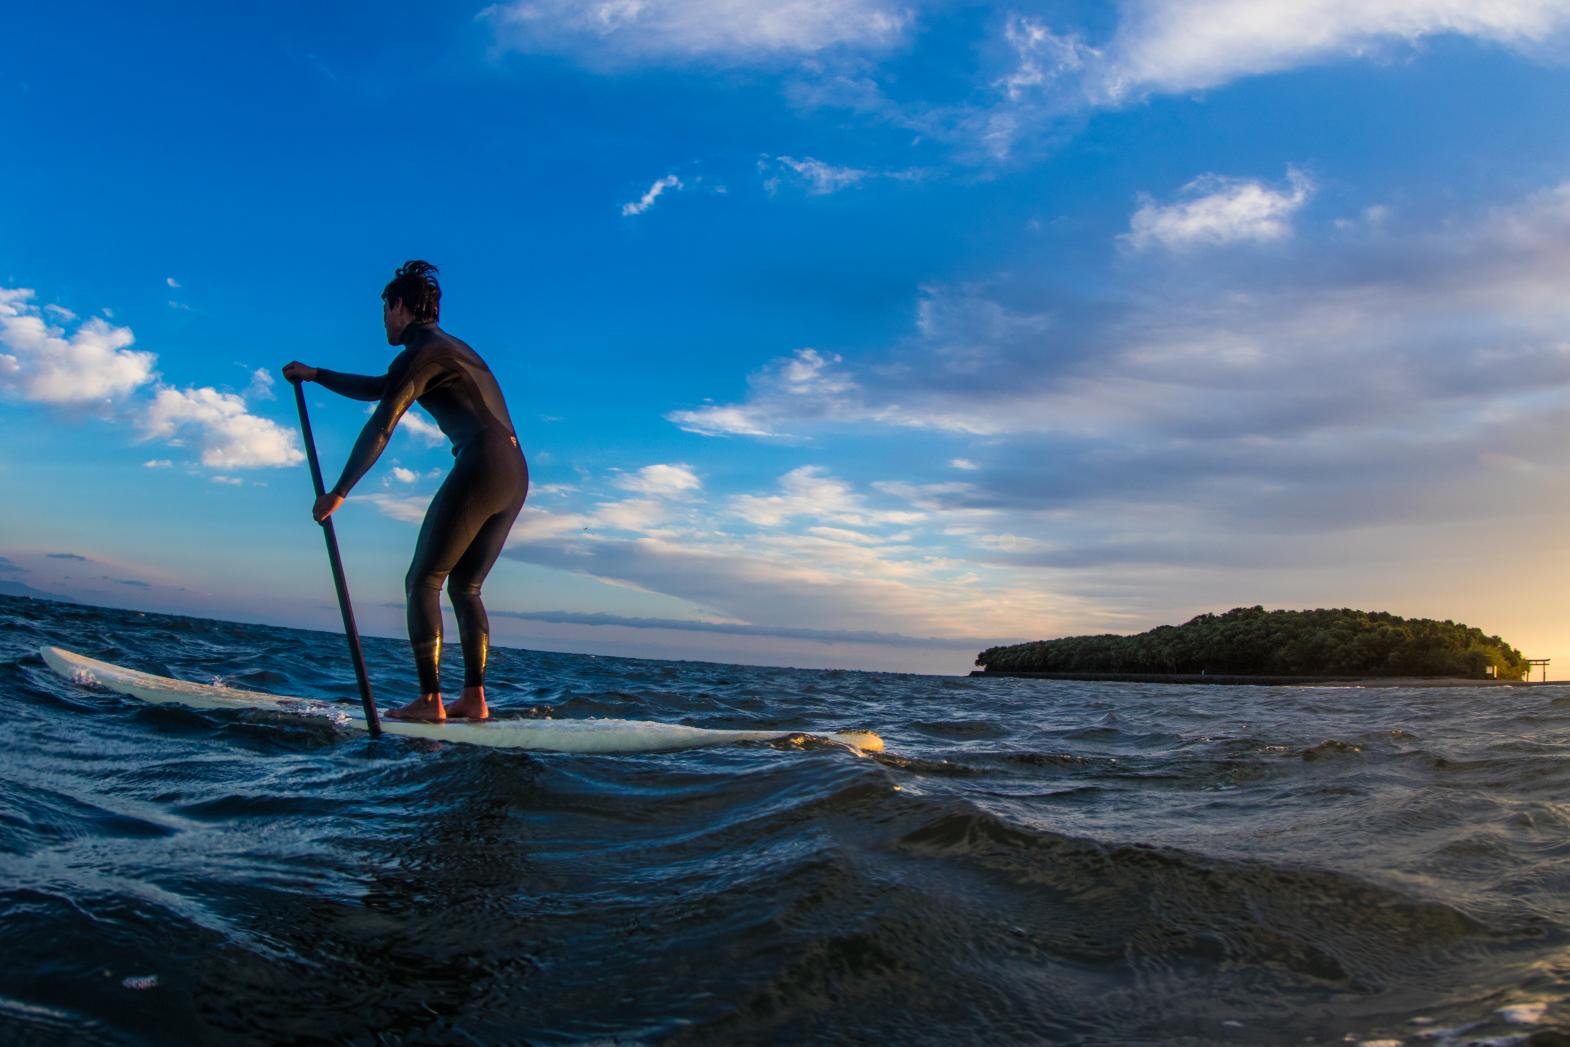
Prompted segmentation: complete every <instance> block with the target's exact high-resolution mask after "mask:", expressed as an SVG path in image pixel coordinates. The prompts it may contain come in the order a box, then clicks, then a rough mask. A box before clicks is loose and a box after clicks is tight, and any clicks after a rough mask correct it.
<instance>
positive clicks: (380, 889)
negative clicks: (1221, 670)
mask: <svg viewBox="0 0 1570 1047" xmlns="http://www.w3.org/2000/svg"><path fill="white" fill-rule="evenodd" d="M0 624H3V630H0V695H3V703H4V704H3V706H0V713H3V721H0V722H3V724H4V726H3V728H0V738H3V739H4V750H3V752H4V755H3V756H0V939H3V942H0V956H3V962H0V1041H3V1042H6V1043H22V1044H33V1043H37V1044H51V1043H62V1044H64V1043H70V1044H96V1043H104V1044H157V1043H222V1044H233V1043H245V1042H291V1043H364V1044H373V1043H378V1044H417V1043H419V1044H423V1043H443V1044H464V1043H482V1044H488V1043H520V1042H531V1043H582V1042H594V1043H640V1042H649V1043H675V1044H687V1043H726V1044H730V1043H779V1042H842V1043H886V1042H894V1043H917V1044H919V1043H942V1044H949V1043H989V1044H994V1043H1085V1044H1151V1043H1160V1044H1189V1043H1195V1044H1199V1043H1281V1044H1286V1043H1313V1042H1318V1043H1331V1042H1334V1043H1369V1044H1372V1043H1381V1044H1395V1043H1406V1044H1462V1043H1490V1044H1495V1043H1512V1042H1520V1043H1536V1044H1549V1043H1565V1042H1570V1039H1567V1038H1566V1035H1565V1030H1567V1029H1570V803H1567V802H1566V801H1567V798H1570V687H1563V688H1562V687H1558V686H1553V685H1549V686H1533V687H1512V688H1488V689H1475V690H1474V689H1454V690H1451V689H1432V690H1418V689H1412V690H1405V689H1395V690H1387V689H1362V688H1274V687H1200V686H1161V685H1141V684H1104V683H1094V684H1092V683H1059V682H1053V681H1045V680H1024V679H996V680H991V679H989V680H976V679H967V678H962V677H953V678H948V677H932V676H916V675H900V674H887V673H857V672H844V671H816V670H796V669H767V668H753V667H743V666H734V665H721V664H709V663H693V662H659V661H638V660H631V659H619V658H596V657H590V656H583V655H564V654H546V653H536V652H528V651H515V650H508V649H498V650H496V651H494V653H493V661H492V670H491V679H490V687H489V690H490V693H491V698H492V701H493V704H494V705H495V706H496V712H497V714H498V715H505V716H531V717H540V716H551V717H558V718H562V717H595V716H600V717H622V718H632V719H654V720H665V721H670V722H677V723H684V724H690V725H693V726H700V727H719V728H746V729H753V728H758V729H771V728H777V727H789V728H797V727H804V728H809V729H813V730H821V731H822V732H824V733H827V732H829V731H832V730H836V729H839V728H843V727H869V728H872V729H875V730H877V731H878V732H879V733H881V734H882V735H883V737H884V739H885V741H886V742H887V745H888V749H887V751H886V752H885V753H882V754H877V755H858V754H856V753H854V752H852V751H849V750H846V749H844V748H841V747H839V746H835V745H829V744H818V743H812V742H803V741H800V740H796V741H779V742H773V743H767V744H764V743H754V744H742V745H735V746H728V747H723V748H714V749H697V750H690V751H684V752H675V753H661V754H647V755H617V756H569V755H551V754H530V753H522V752H510V751H500V750H493V749H483V748H478V747H470V746H463V745H455V744H449V743H443V742H436V743H422V742H411V741H408V740H404V739H398V738H394V737H384V738H383V739H381V740H379V741H372V740H371V739H370V738H369V737H368V736H367V735H365V734H361V733H354V732H351V731H348V730H345V729H344V728H341V727H338V726H335V725H334V724H333V723H332V722H331V721H330V720H323V719H317V720H289V719H285V718H282V717H279V716H277V715H274V714H267V713H257V714H254V715H251V714H242V713H227V712H226V713H203V712H197V711H195V710H190V709H184V708H171V707H155V706H150V705H147V704H144V703H142V702H138V701H136V700H134V699H130V698H124V697H121V696H118V695H115V694H112V693H109V692H107V691H103V690H95V689H92V688H90V687H84V686H81V685H77V684H74V683H72V682H70V681H66V680H63V679H60V678H58V677H56V676H55V675H54V674H52V673H51V672H50V671H49V670H48V668H47V667H46V666H45V665H44V663H43V661H42V660H41V659H40V658H39V656H38V654H37V649H38V647H39V646H40V645H44V644H57V645H61V646H64V647H68V648H71V649H75V650H78V651H81V652H82V653H84V654H88V655H91V656H93V657H96V658H103V659H106V660H109V661H113V662H117V663H120V664H124V665H128V666H131V667H134V668H138V669H142V670H145V671H148V672H153V673H158V674H160V675H169V676H177V677H182V678H185V679H192V680H199V681H203V682H210V681H212V680H214V679H215V678H221V679H222V681H223V682H226V683H229V684H231V685H234V686H238V687H245V688H251V689H256V690H267V691H275V692H279V693H285V694H304V695H317V696H325V697H337V698H341V699H343V700H345V701H346V702H348V701H353V700H354V699H355V696H356V693H357V692H356V690H355V684H354V678H353V673H352V670H351V669H350V667H349V664H348V660H347V657H346V654H345V645H344V642H343V638H342V637H341V636H336V635H332V634H325V633H314V632H303V631H295V630H289V629H279V628H273V627H263V626H254V625H237V624H233V623H225V622H217V621H207V620H202V619H193V618H180V617H173V616H164V615H156V614H140V613H137V612H131V611H117V610H105V609H102V608H91V607H80V606H72V605H66V604H59V603H51V602H43V601H34V600H26V599H14V598H0ZM366 646H367V654H368V657H369V660H370V665H371V673H372V677H373V680H374V682H375V684H376V686H377V688H378V691H379V695H380V696H381V698H382V700H383V703H384V704H387V703H389V702H390V701H391V700H392V699H393V698H394V697H396V696H402V695H404V694H405V693H412V690H413V687H414V681H413V677H412V674H411V671H410V666H409V663H408V659H407V656H406V652H405V646H404V645H403V644H402V643H400V642H396V641H392V640H378V639H370V640H368V641H367V644H366ZM453 646H454V647H456V645H453Z"/></svg>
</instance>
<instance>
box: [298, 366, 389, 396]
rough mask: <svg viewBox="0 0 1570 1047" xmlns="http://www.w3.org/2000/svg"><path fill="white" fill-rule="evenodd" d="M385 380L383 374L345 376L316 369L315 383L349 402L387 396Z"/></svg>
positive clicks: (321, 368) (344, 374) (323, 368)
mask: <svg viewBox="0 0 1570 1047" xmlns="http://www.w3.org/2000/svg"><path fill="white" fill-rule="evenodd" d="M387 378H388V376H387V375H385V374H347V373H345V372H343V371H329V370H328V369H327V368H325V367H318V368H316V377H315V381H316V384H318V385H320V386H322V387H323V388H325V389H327V390H328V391H329V392H334V393H337V394H338V395H339V396H347V397H348V398H349V399H351V400H380V399H381V398H382V397H383V396H385V395H387Z"/></svg>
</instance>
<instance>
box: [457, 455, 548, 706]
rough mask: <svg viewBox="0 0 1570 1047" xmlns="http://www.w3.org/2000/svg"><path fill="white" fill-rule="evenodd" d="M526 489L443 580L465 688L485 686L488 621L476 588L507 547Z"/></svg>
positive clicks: (484, 528)
mask: <svg viewBox="0 0 1570 1047" xmlns="http://www.w3.org/2000/svg"><path fill="white" fill-rule="evenodd" d="M527 489H528V482H527V480H525V482H524V490H523V491H520V492H519V496H518V499H517V501H516V502H515V503H513V504H512V505H510V506H508V507H507V508H506V509H503V510H502V511H501V512H499V513H497V514H496V515H495V516H493V517H491V518H490V519H489V520H487V521H485V523H484V525H482V526H481V527H480V530H479V533H478V534H476V535H475V536H474V541H473V542H471V543H470V544H469V548H468V550H467V551H466V552H465V553H464V554H463V556H462V557H460V558H459V560H458V564H457V566H456V567H454V568H453V569H452V575H451V577H449V578H448V579H447V596H448V598H450V599H451V600H452V609H453V614H454V615H456V616H457V618H458V636H459V638H460V639H461V640H462V642H463V685H464V686H465V687H484V686H485V661H486V658H487V657H488V656H489V654H490V644H491V621H490V617H489V616H488V615H487V614H486V613H485V604H484V603H483V602H482V601H481V600H480V586H481V585H483V584H484V582H485V576H486V575H487V574H490V572H491V567H492V566H494V565H495V563H496V558H497V557H498V556H500V555H501V552H502V547H503V546H504V545H506V544H507V535H508V534H509V533H511V531H512V524H513V521H514V520H516V519H517V518H518V513H519V512H520V511H522V509H523V496H524V494H525V493H526V492H527Z"/></svg>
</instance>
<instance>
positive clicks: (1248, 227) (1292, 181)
mask: <svg viewBox="0 0 1570 1047" xmlns="http://www.w3.org/2000/svg"><path fill="white" fill-rule="evenodd" d="M1313 193H1314V183H1313V181H1312V180H1311V179H1310V178H1309V177H1308V176H1307V175H1305V174H1303V173H1302V172H1301V171H1298V170H1295V169H1289V170H1288V171H1287V185H1286V187H1284V188H1274V187H1272V186H1269V185H1267V184H1265V183H1264V182H1260V181H1257V180H1254V179H1247V178H1223V177H1221V176H1220V175H1213V174H1211V175H1204V176H1202V177H1200V178H1196V179H1195V180H1194V181H1192V182H1190V183H1188V185H1186V186H1184V187H1183V192H1182V193H1181V194H1180V195H1181V196H1182V199H1180V200H1179V201H1178V202H1176V203H1171V204H1160V203H1157V202H1156V201H1155V200H1154V199H1152V198H1150V197H1149V196H1144V195H1142V196H1141V197H1140V201H1141V202H1140V207H1139V210H1137V211H1135V212H1134V215H1133V217H1132V218H1131V219H1129V230H1128V232H1127V233H1125V234H1123V237H1122V239H1123V242H1124V243H1126V244H1127V245H1128V246H1129V247H1130V248H1132V249H1133V250H1136V251H1143V250H1146V249H1148V248H1151V247H1155V246H1160V247H1165V248H1167V249H1169V250H1173V251H1184V250H1189V249H1191V248H1196V247H1217V246H1221V245H1224V244H1232V243H1242V242H1251V243H1264V242H1269V241H1273V240H1284V239H1286V238H1287V237H1288V236H1290V235H1291V234H1292V218H1293V216H1294V215H1296V214H1297V212H1298V211H1299V210H1301V209H1302V207H1303V205H1304V204H1306V203H1307V202H1308V200H1309V197H1311V196H1312V195H1313Z"/></svg>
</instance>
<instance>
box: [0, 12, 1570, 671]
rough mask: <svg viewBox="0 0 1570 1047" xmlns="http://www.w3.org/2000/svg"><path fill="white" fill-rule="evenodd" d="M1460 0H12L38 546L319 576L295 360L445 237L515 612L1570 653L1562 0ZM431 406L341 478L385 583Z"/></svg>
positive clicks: (97, 587)
mask: <svg viewBox="0 0 1570 1047" xmlns="http://www.w3.org/2000/svg"><path fill="white" fill-rule="evenodd" d="M1473 7H1479V8H1482V5H1462V4H1455V3H1451V2H1448V0H1407V2H1402V3H1394V2H1380V0H1364V2H1361V3H1351V2H1342V0H1302V2H1296V3H1285V2H1283V3H1277V4H1269V5H1260V4H1254V3H1245V2H1242V0H1143V2H1140V3H1126V4H1080V3H1056V4H1052V3H1048V4H1018V5H980V4H966V5H959V4H942V3H901V2H898V0H794V2H785V3H774V4H762V3H730V2H725V3H721V2H718V0H689V2H675V0H605V2H590V3H567V2H559V0H512V2H504V3H498V4H495V5H492V6H490V7H482V6H481V5H471V6H463V5H441V6H438V5H413V4H405V5H396V4H395V5H388V4H378V5H375V6H372V5H369V4H338V5H330V7H328V8H327V9H326V10H324V9H323V8H322V6H321V5H300V6H298V7H290V6H288V5H270V6H269V7H268V8H267V9H266V11H265V12H260V13H257V12H239V11H229V10H220V9H214V10H209V11H202V10H184V9H182V7H181V6H177V5H171V6H168V7H163V8H159V7H156V6H147V5H136V10H134V11H133V10H128V9H126V8H125V7H124V6H123V5H105V6H103V7H99V8H95V7H93V6H91V5H89V6H85V7H73V8H70V9H61V8H58V7H47V6H46V5H37V6H36V7H35V8H34V9H32V10H24V11H18V12H14V13H12V14H10V15H9V16H8V36H9V37H10V38H12V39H13V40H16V41H21V42H22V46H20V47H15V48H13V49H12V53H10V54H9V55H8V61H7V63H6V66H5V69H4V71H0V119H3V126H4V127H5V128H6V139H7V145H8V148H7V149H6V155H5V159H4V160H0V438H3V439H4V440H5V443H6V446H7V448H8V453H7V454H6V455H5V456H4V459H3V461H0V475H3V477H4V480H5V482H6V485H7V487H8V489H9V492H10V497H8V498H7V499H5V501H4V504H3V506H0V582H6V583H9V584H10V585H11V586H12V587H15V586H27V587H30V588H31V589H33V590H36V591H40V592H48V593H58V594H65V595H70V596H74V597H77V598H80V599H84V600H89V601H93V602H103V603H110V604H114V605H117V606H129V607H142V608H148V609H159V610H174V611H183V612H190V613H196V614H203V615H211V616H217V617H231V618H240V619H245V620H254V621H265V622H279V623H287V624H295V625H306V626H321V627H327V628H331V627H334V625H335V622H336V610H335V608H334V604H333V602H332V592H331V588H330V585H329V583H328V581H327V576H326V565H325V557H324V554H323V552H322V548H321V541H320V538H319V537H318V533H317V529H316V528H315V526H314V525H312V524H311V523H310V521H309V518H308V515H307V514H308V509H309V506H310V502H311V497H310V494H311V492H310V486H309V478H308V476H307V473H306V470H305V467H304V465H303V464H302V461H301V458H300V444H299V439H298V436H297V435H296V434H295V431H294V429H295V419H294V410H293V404H292V398H291V397H290V396H289V395H288V389H287V388H286V387H284V386H283V385H282V384H281V383H280V382H279V381H278V380H277V379H276V372H277V368H278V367H279V366H281V365H282V364H283V363H284V362H286V361H288V360H290V359H294V358H299V359H302V360H305V361H306V362H308V363H312V364H317V365H321V366H330V367H333V368H336V369H339V370H350V371H361V372H378V371H380V370H382V369H383V368H384V367H385V365H386V363H387V361H388V360H389V359H390V356H391V353H390V351H389V350H388V348H387V347H386V346H385V345H384V344H382V339H381V331H380V316H379V308H380V303H379V300H378V297H377V296H378V293H379V291H380V289H381V287H382V285H383V283H384V282H385V281H386V280H387V279H388V277H389V275H390V273H391V271H392V269H393V268H394V267H395V266H396V265H398V264H399V263H400V262H402V261H403V260H405V259H407V258H411V257H421V258H426V259H429V260H431V261H434V262H435V263H437V264H438V265H439V266H440V267H441V270H442V279H443V286H444V292H445V295H444V311H443V321H444V326H445V327H447V328H448V329H449V330H451V331H452V332H454V333H455V334H457V335H459V336H460V337H462V338H465V339H466V340H468V341H469V342H470V343H471V344H473V345H474V346H475V347H476V348H477V349H478V350H479V351H480V352H481V353H482V354H483V355H484V356H485V357H486V358H487V360H488V361H489V362H490V363H491V365H492V366H493V368H494V369H495V370H496V372H497V373H498V375H499V376H500V377H501V380H502V383H503V387H504V389H505V390H506V391H507V394H508V397H509V402H510V404H511V406H512V411H513V415H514V418H515V420H516V421H517V422H518V425H519V429H520V436H521V439H522V441H523V444H524V448H525V451H526V453H527V454H528V457H529V460H530V466H531V471H532V475H533V483H534V487H533V489H532V491H531V494H530V498H529V503H528V506H527V508H526V509H525V512H524V515H523V516H522V517H521V518H520V520H519V523H518V526H517V527H516V528H515V530H514V534H513V537H512V539H511V541H510V543H509V546H508V549H507V552H506V554H505V558H504V559H503V561H502V562H501V563H500V564H499V565H498V566H497V568H496V570H495V571H494V573H493V574H492V576H491V580H490V581H489V583H488V584H487V587H486V595H487V602H488V605H489V606H490V607H491V608H492V611H493V616H494V620H495V630H496V638H497V642H500V643H503V644H514V645H521V646H530V647H538V648H548V649H558V650H574V651H591V652H601V653H615V654H635V655H650V656H657V657H676V658H701V659H713V660H736V661H747V662H763V663H774V664H795V665H812V666H846V667H864V668H878V669H912V670H918V671H931V672H962V671H965V670H966V669H967V668H968V667H969V662H970V658H971V657H972V656H973V655H974V653H975V652H976V651H977V650H979V649H980V648H981V647H984V646H989V645H991V644H993V643H996V642H1002V641H1007V640H1015V639H1028V638H1039V637H1046V636H1055V635H1064V634H1070V633H1084V632H1107V631H1112V632H1131V631H1137V630H1140V629H1144V628H1148V627H1150V626H1153V625H1156V624H1161V623H1163V622H1174V621H1182V620H1185V619H1187V618H1188V617H1190V616H1192V615H1193V614H1197V613H1200V612H1203V611H1215V610H1221V609H1225V608H1227V607H1231V606H1234V605H1238V604H1254V603H1263V604H1266V605H1269V606H1281V607H1312V606H1354V607H1363V608H1367V609H1381V610H1390V611H1394V612H1396V613H1400V614H1408V615H1421V616H1433V617H1439V618H1453V619H1456V620H1460V621H1466V622H1468V623H1469V624H1475V625H1478V626H1481V627H1482V628H1484V629H1485V630H1487V631H1489V632H1497V633H1500V634H1502V635H1504V636H1505V637H1506V638H1507V639H1510V640H1512V641H1514V642H1515V643H1517V644H1518V645H1520V646H1521V647H1523V648H1524V649H1525V653H1527V654H1528V655H1529V656H1533V657H1550V656H1552V657H1555V659H1556V662H1558V663H1559V664H1561V665H1566V664H1570V643H1566V642H1565V640H1564V639H1563V638H1564V637H1566V636H1567V631H1570V613H1567V610H1566V607H1565V605H1564V601H1563V599H1562V597H1561V596H1560V594H1561V593H1562V592H1563V590H1564V588H1565V585H1566V583H1567V582H1570V559H1567V555H1566V552H1567V543H1566V541H1565V539H1564V538H1563V534H1564V532H1565V526H1564V521H1565V518H1566V510H1567V509H1570V498H1567V494H1566V484H1565V480H1566V470H1565V465H1564V464H1563V463H1564V457H1565V456H1564V454H1563V447H1564V437H1565V435H1566V427H1567V422H1570V326H1567V321H1570V295H1567V293H1566V292H1567V290H1570V283H1567V279H1566V278H1567V277H1570V135H1567V133H1566V131H1565V127H1566V125H1567V121H1566V117H1567V115H1570V114H1567V111H1566V110H1567V106H1566V103H1565V99H1566V98H1567V97H1570V93H1567V88H1570V75H1567V67H1566V63H1565V58H1566V56H1567V55H1570V48H1567V44H1570V4H1558V3H1545V2H1540V0H1500V2H1497V3H1493V4H1490V5H1486V9H1480V10H1472V8H1473ZM310 403H311V405H312V412H313V423H314V424H315V427H316V430H317V438H318V443H319V445H320V448H321V452H322V455H323V458H324V467H325V468H326V470H327V471H328V472H329V473H330V474H336V471H337V469H338V467H339V466H340V465H341V463H342V459H343V456H344V455H345V454H346V452H347V450H348V447H349V445H350V444H351V443H352V441H353V438H354V435H355V433H356V432H357V430H358V428H359V426H360V425H361V424H363V421H364V418H365V415H364V413H363V405H360V404H356V403H353V402H351V401H347V400H341V399H338V398H335V397H333V396H331V395H330V394H327V393H325V392H324V391H322V390H320V389H319V388H314V387H313V388H311V392H310ZM421 421H422V418H421V417H420V416H419V415H417V414H416V415H414V416H412V418H411V420H410V421H409V422H408V423H407V424H406V425H405V426H404V427H403V431H402V432H400V434H399V435H398V436H396V437H395V439H394V441H393V443H392V444H391V445H390V447H389V449H388V451H387V453H386V455H385V456H384V458H383V459H382V462H381V463H379V464H378V466H377V467H376V469H375V470H373V472H372V473H371V474H370V475H368V476H367V477H366V479H365V480H364V481H362V483H361V485H360V486H359V487H358V488H357V489H356V491H355V492H354V494H353V496H352V497H351V499H350V503H349V505H348V506H346V507H345V509H344V510H343V511H342V512H341V513H340V514H339V516H338V517H337V519H338V521H339V524H338V526H339V532H340V538H341V541H342V543H343V544H344V547H345V551H346V559H347V564H348V569H349V574H350V581H351V584H352V586H353V590H354V593H355V596H356V601H357V607H358V609H359V611H360V616H361V619H362V622H364V623H365V625H366V627H367V628H368V629H369V630H371V631H374V632H379V633H385V634H389V635H397V634H399V633H400V632H401V622H402V613H401V609H400V608H401V601H402V577H403V572H404V569H405V567H406V564H407V559H408V556H409V554H410V552H411V550H412V547H413V543H414V537H415V532H416V527H417V525H418V520H419V518H420V515H421V513H422V511H423V507H424V504H425V502H426V501H427V500H428V499H429V497H430V495H431V494H432V492H433V491H434V490H435V488H436V485H437V484H438V483H439V481H440V476H441V473H442V471H443V470H444V469H445V467H446V466H447V464H448V463H449V462H450V456H449V454H448V452H447V450H446V449H445V448H444V447H442V446H440V445H439V444H437V443H436V442H433V441H432V440H430V439H429V438H428V435H427V433H425V432H423V431H422V430H421V426H420V422H421ZM425 428H426V429H428V425H427V426H426V427H425Z"/></svg>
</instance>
